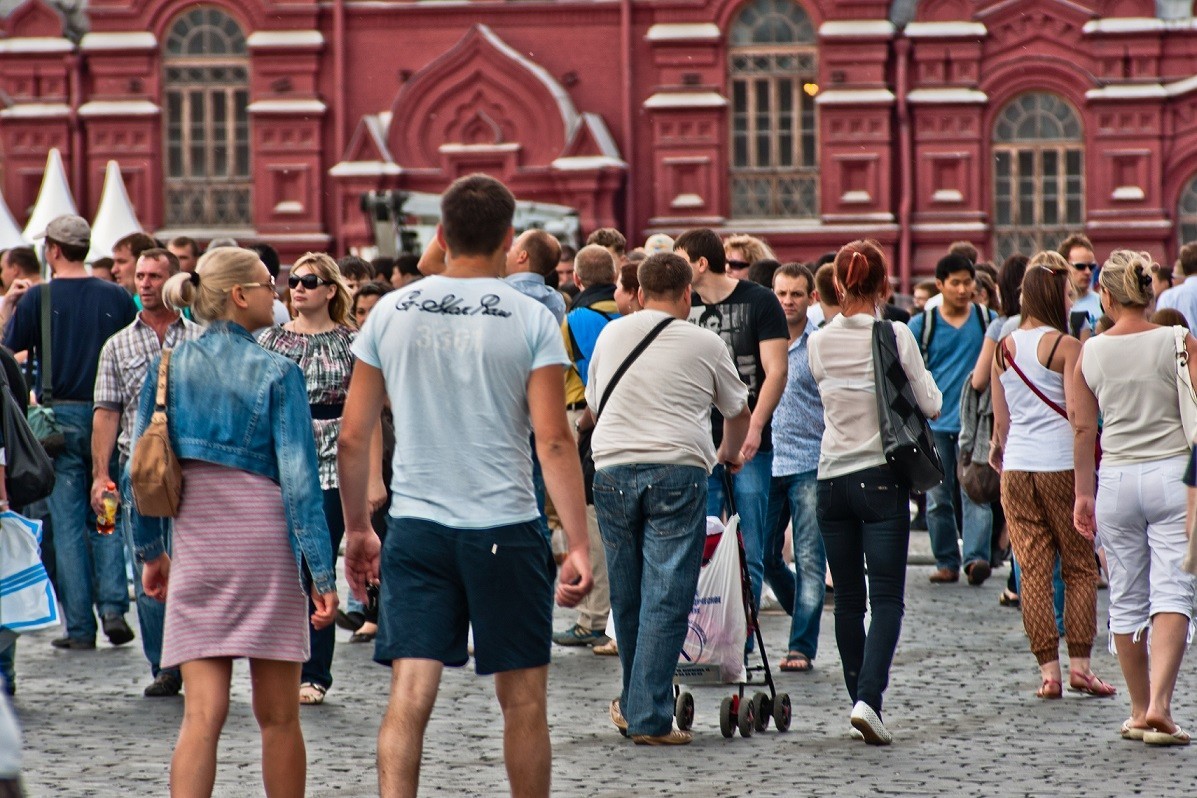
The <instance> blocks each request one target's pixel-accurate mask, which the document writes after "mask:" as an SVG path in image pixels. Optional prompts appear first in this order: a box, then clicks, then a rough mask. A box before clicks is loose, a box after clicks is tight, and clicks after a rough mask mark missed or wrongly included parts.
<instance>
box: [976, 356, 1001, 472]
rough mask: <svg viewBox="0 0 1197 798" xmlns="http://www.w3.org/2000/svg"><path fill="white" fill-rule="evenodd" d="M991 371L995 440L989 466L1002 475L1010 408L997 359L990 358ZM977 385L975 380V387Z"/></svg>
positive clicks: (991, 445)
mask: <svg viewBox="0 0 1197 798" xmlns="http://www.w3.org/2000/svg"><path fill="white" fill-rule="evenodd" d="M989 370H990V376H989V386H990V392H989V397H990V401H991V402H992V403H993V438H992V439H991V440H990V443H989V465H990V466H992V467H993V470H995V471H997V472H998V473H999V474H1000V473H1001V472H1002V453H1003V452H1004V451H1005V449H1006V436H1007V435H1009V434H1010V406H1009V405H1007V404H1006V389H1005V387H1004V386H1003V385H1002V381H1001V379H1000V376H1001V370H1000V369H999V368H998V364H997V360H996V359H995V358H990V365H989ZM973 373H974V374H975V373H976V372H975V371H974V372H973ZM976 384H977V383H976V381H975V379H974V381H973V385H974V386H975V385H976ZM978 390H984V389H978Z"/></svg>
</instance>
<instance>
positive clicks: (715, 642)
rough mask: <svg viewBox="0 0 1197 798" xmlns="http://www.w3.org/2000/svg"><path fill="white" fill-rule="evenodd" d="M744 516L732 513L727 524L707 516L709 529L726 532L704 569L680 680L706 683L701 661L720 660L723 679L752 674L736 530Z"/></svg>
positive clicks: (730, 680)
mask: <svg viewBox="0 0 1197 798" xmlns="http://www.w3.org/2000/svg"><path fill="white" fill-rule="evenodd" d="M739 523H740V517H739V516H732V518H731V520H730V521H728V522H727V527H726V528H724V527H723V525H722V524H721V523H720V522H719V519H718V518H715V517H713V516H708V517H707V535H712V534H718V533H719V532H720V531H722V533H723V537H722V538H720V540H719V543H718V545H716V547H715V552H714V554H712V555H711V561H710V562H709V563H707V564H706V565H704V566H703V568H702V571H701V572H699V574H698V590H697V591H696V592H695V594H694V607H693V608H692V609H691V610H690V628H689V630H688V631H687V632H686V642H685V643H684V644H683V646H682V655H681V658H680V661H679V663H678V667H677V677H678V679H679V680H686V681H689V682H690V683H693V684H698V683H702V682H703V681H705V679H703V678H702V671H703V669H702V668H699V667H696V666H701V665H716V666H718V671H719V682H720V683H722V684H730V683H733V682H743V681H745V679H746V678H747V672H746V671H745V669H744V641H745V640H747V638H748V621H747V619H746V617H745V615H744V597H743V596H744V594H743V589H742V587H741V585H740V553H739V550H738V547H737V545H736V530H737V529H738V527H739Z"/></svg>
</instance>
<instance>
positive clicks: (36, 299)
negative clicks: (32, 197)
mask: <svg viewBox="0 0 1197 798" xmlns="http://www.w3.org/2000/svg"><path fill="white" fill-rule="evenodd" d="M39 237H44V238H45V239H46V254H45V257H46V262H47V263H49V264H50V268H51V270H52V272H53V274H54V280H53V281H52V283H49V284H42V285H35V286H33V287H32V288H30V289H29V291H28V292H26V294H25V296H23V297H22V298H21V301H20V302H19V303H18V304H17V308H16V312H15V313H14V314H13V317H12V320H11V321H10V322H9V324H8V327H7V328H6V329H5V331H4V345H5V346H7V347H8V348H9V349H11V350H13V351H15V352H20V351H25V350H28V351H29V352H30V353H31V357H34V358H35V359H36V362H37V366H38V372H39V373H40V372H41V369H42V367H43V364H44V353H43V351H42V341H41V321H42V292H43V291H45V290H49V291H50V308H51V320H52V323H51V325H50V354H51V358H50V364H51V369H50V388H51V396H52V399H53V401H52V406H53V408H54V414H55V416H56V418H57V420H58V424H59V427H60V428H61V430H62V433H63V436H64V437H65V439H66V449H65V450H64V451H63V452H62V453H60V454H59V455H57V456H56V457H55V458H54V473H55V476H56V477H57V479H56V481H55V483H54V492H53V493H51V494H50V499H49V504H50V517H51V519H53V523H54V548H55V557H56V564H57V572H58V594H59V597H60V598H61V600H62V605H63V611H64V612H63V614H64V615H65V618H66V630H67V633H66V636H65V637H60V638H57V639H55V640H53V641H52V645H53V646H54V647H55V648H65V649H93V648H95V647H96V617H95V615H94V614H93V613H92V605H93V604H94V605H95V606H96V609H97V610H98V612H99V615H100V619H101V620H102V622H103V628H104V634H105V635H107V636H108V639H109V641H111V642H112V644H113V645H121V644H123V643H128V642H129V641H130V640H132V639H133V631H132V630H131V629H130V628H129V625H128V624H127V623H126V622H125V617H124V616H125V613H126V612H128V611H129V592H128V589H127V587H126V581H125V546H124V540H123V539H122V538H121V536H120V535H101V534H99V533H98V532H96V527H95V515H94V514H93V513H92V512H91V500H90V496H89V491H90V488H91V419H92V389H93V388H94V386H95V381H96V368H97V366H98V365H99V361H100V350H101V349H102V348H103V346H104V342H105V341H107V340H108V338H109V337H110V336H111V335H112V334H113V333H115V332H116V331H118V330H120V329H122V328H123V327H126V326H128V325H129V324H131V323H132V322H133V319H134V318H135V317H136V316H137V308H136V306H134V304H133V298H132V297H131V296H129V294H128V292H127V291H125V290H124V289H123V288H121V287H120V286H118V285H114V284H113V283H109V282H105V281H104V280H100V279H98V278H95V277H91V276H89V275H88V273H87V269H86V268H85V267H84V265H83V259H84V257H86V256H87V250H88V247H89V245H90V239H91V228H90V227H89V226H88V224H87V221H86V220H84V219H83V218H81V217H79V216H74V215H67V216H59V217H58V218H57V219H55V220H54V221H52V222H50V224H49V225H48V226H47V227H46V232H45V233H44V235H43V236H39ZM34 388H35V390H36V391H37V393H38V396H39V399H44V398H45V397H42V391H41V386H40V385H37V386H34Z"/></svg>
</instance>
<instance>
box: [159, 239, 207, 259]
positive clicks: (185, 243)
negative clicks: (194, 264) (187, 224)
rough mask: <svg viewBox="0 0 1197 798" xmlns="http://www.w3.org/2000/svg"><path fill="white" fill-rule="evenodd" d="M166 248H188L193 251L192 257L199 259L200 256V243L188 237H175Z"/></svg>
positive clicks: (168, 242) (167, 243)
mask: <svg viewBox="0 0 1197 798" xmlns="http://www.w3.org/2000/svg"><path fill="white" fill-rule="evenodd" d="M166 246H168V247H179V248H180V249H181V248H183V247H187V249H189V250H191V257H193V258H198V257H199V256H200V245H199V242H198V241H196V240H195V239H194V238H189V237H188V236H175V237H174V238H172V239H171V240H170V241H167V242H166Z"/></svg>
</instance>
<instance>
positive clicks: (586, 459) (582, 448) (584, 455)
mask: <svg viewBox="0 0 1197 798" xmlns="http://www.w3.org/2000/svg"><path fill="white" fill-rule="evenodd" d="M673 321H675V319H674V318H673V317H672V316H671V317H669V318H668V319H662V320H661V323H660V324H658V325H657V326H656V327H653V328H652V329H651V330H649V331H648V335H646V336H644V340H642V341H641V342H640V343H638V344H636V348H635V349H633V350H632V351H631V352H630V353H629V354H628V356H627V357H626V358H624V361H623V362H622V363H620V364H619V368H617V369H616V370H615V373H614V374H612V375H611V382H609V383H608V384H607V390H605V391H603V398H602V399H601V400H600V401H599V406H598V412H597V413H595V414H594V426H592V427H591V428H590V429H588V430H586V431H584V432H583V431H579V432H578V457H579V458H580V459H581V460H582V483H583V484H584V485H585V486H586V503H587V504H594V470H595V469H594V454H593V453H592V452H591V451H590V439H591V437H592V436H593V435H594V430H595V428H596V427H598V420H599V417H600V416H602V414H603V408H604V407H606V406H607V400H608V399H610V398H611V391H612V390H613V389H614V388H615V386H616V385H618V384H619V381H620V380H621V379H622V378H623V375H624V372H625V371H627V370H628V366H630V365H632V364H633V363H635V362H636V358H638V357H640V355H641V354H642V353H643V352H644V350H645V349H647V348H648V345H649V344H651V343H652V342H653V339H654V338H656V337H657V336H658V335H660V334H661V331H662V330H664V329H665V328H666V327H668V326H669V324H670V322H673Z"/></svg>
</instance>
